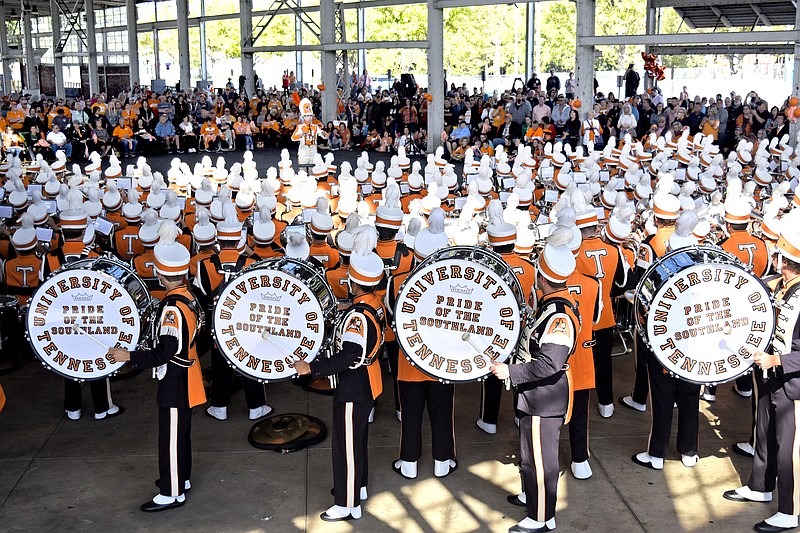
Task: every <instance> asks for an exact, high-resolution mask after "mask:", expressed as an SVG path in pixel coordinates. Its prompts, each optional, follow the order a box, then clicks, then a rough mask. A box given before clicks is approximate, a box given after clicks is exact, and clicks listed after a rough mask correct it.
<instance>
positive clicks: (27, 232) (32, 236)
mask: <svg viewBox="0 0 800 533" xmlns="http://www.w3.org/2000/svg"><path fill="white" fill-rule="evenodd" d="M19 222H20V224H21V225H22V227H21V228H19V229H18V230H17V231H15V232H14V235H12V236H11V244H13V245H14V248H15V249H16V250H17V251H23V250H32V249H33V248H36V244H37V243H38V242H39V240H38V239H37V238H36V228H34V227H33V216H32V215H31V214H30V213H23V214H22V216H20V217H19Z"/></svg>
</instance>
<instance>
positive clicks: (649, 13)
mask: <svg viewBox="0 0 800 533" xmlns="http://www.w3.org/2000/svg"><path fill="white" fill-rule="evenodd" d="M645 10H646V11H645V34H647V35H656V34H657V33H658V27H657V25H658V17H657V13H656V8H655V7H653V1H652V0H647V4H646V7H645ZM644 51H645V53H647V54H650V53H652V48H651V46H649V45H648V46H645V47H644ZM644 74H645V76H644V89H645V90H648V89H652V88H653V85H654V84H655V80H653V78H651V77H650V76H647V73H644Z"/></svg>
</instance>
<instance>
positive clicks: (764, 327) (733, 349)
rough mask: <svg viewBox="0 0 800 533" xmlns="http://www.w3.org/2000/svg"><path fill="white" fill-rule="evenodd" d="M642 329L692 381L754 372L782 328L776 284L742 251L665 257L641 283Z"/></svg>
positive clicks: (704, 250)
mask: <svg viewBox="0 0 800 533" xmlns="http://www.w3.org/2000/svg"><path fill="white" fill-rule="evenodd" d="M637 297H638V298H639V300H640V301H639V305H637V314H638V315H639V316H638V317H637V318H638V321H639V329H640V332H641V333H642V334H643V337H644V338H645V340H646V342H647V343H648V345H649V346H650V349H651V350H652V351H653V353H654V354H655V356H656V358H657V359H658V360H659V362H660V363H661V364H662V365H663V366H664V368H666V369H667V370H668V371H669V372H670V373H672V374H673V375H675V376H677V377H679V378H681V379H683V380H685V381H690V382H692V383H700V384H712V383H721V382H725V381H730V380H732V379H735V378H737V377H738V376H740V375H742V374H744V373H745V372H747V371H748V370H749V369H750V367H751V366H752V364H753V355H754V353H755V352H756V351H759V350H762V351H763V350H766V349H767V346H768V345H769V343H770V341H771V339H772V334H773V333H774V329H775V315H774V312H773V309H772V304H771V301H770V291H769V289H768V288H767V287H766V285H764V283H763V282H762V281H761V280H760V279H759V278H758V277H756V276H755V275H754V274H753V273H752V272H750V271H749V270H748V269H747V267H746V266H745V265H744V264H742V263H741V262H740V261H738V260H737V259H736V258H735V257H733V256H732V255H730V254H727V253H725V252H723V251H721V250H718V249H715V248H708V247H698V248H695V249H691V250H688V249H681V250H676V251H675V252H672V253H670V254H667V255H665V256H663V257H661V258H659V259H658V260H657V261H656V262H655V263H653V265H652V266H651V267H650V269H648V271H647V272H646V273H645V275H644V277H643V278H642V280H641V281H640V282H639V287H638V288H637Z"/></svg>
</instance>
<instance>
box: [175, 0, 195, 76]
mask: <svg viewBox="0 0 800 533" xmlns="http://www.w3.org/2000/svg"><path fill="white" fill-rule="evenodd" d="M175 4H176V7H177V12H176V13H177V17H176V18H177V19H178V66H179V68H180V82H181V90H186V89H191V87H192V70H191V64H190V61H191V60H190V59H189V0H175Z"/></svg>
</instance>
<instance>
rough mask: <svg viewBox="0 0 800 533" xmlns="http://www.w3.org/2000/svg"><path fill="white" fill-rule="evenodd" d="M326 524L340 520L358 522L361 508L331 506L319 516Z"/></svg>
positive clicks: (358, 506)
mask: <svg viewBox="0 0 800 533" xmlns="http://www.w3.org/2000/svg"><path fill="white" fill-rule="evenodd" d="M319 517H320V518H321V519H323V520H324V521H326V522H339V521H340V520H358V519H359V518H361V506H360V505H357V506H355V507H343V506H341V505H333V506H331V507H329V508H328V510H327V511H325V512H324V513H322V514H321V515H319Z"/></svg>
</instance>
